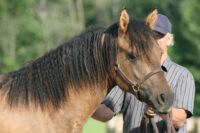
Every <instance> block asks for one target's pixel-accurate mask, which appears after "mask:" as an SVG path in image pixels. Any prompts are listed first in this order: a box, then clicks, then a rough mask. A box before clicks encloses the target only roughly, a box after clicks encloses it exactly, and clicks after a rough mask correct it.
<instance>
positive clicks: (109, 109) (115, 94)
mask: <svg viewBox="0 0 200 133" xmlns="http://www.w3.org/2000/svg"><path fill="white" fill-rule="evenodd" d="M124 95H125V93H124V92H123V91H122V90H121V89H120V88H119V87H118V86H116V87H114V88H113V89H112V90H111V92H110V93H109V94H108V95H107V96H106V98H105V99H104V100H103V102H102V104H100V105H99V106H98V108H97V109H96V111H95V112H94V114H93V115H92V118H94V119H96V120H99V121H102V122H107V121H109V120H110V119H111V118H112V117H113V116H115V114H116V113H119V112H120V111H121V109H122V106H123V101H124Z"/></svg>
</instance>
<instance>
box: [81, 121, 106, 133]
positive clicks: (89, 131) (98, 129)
mask: <svg viewBox="0 0 200 133" xmlns="http://www.w3.org/2000/svg"><path fill="white" fill-rule="evenodd" d="M83 133H106V124H105V123H103V122H99V121H96V120H94V119H92V118H90V119H89V120H88V122H87V123H86V125H85V126H84V128H83Z"/></svg>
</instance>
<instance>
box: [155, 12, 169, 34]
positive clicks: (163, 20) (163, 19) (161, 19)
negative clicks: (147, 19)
mask: <svg viewBox="0 0 200 133" xmlns="http://www.w3.org/2000/svg"><path fill="white" fill-rule="evenodd" d="M154 31H157V32H159V33H162V34H167V33H171V32H172V25H171V22H170V21H169V19H168V17H167V16H165V15H162V14H158V19H157V21H156V24H155V26H154Z"/></svg>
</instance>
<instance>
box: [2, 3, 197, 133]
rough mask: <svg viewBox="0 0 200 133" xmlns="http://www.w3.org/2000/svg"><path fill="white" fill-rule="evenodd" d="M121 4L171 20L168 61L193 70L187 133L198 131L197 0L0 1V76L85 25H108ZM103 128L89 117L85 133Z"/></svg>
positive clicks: (102, 132)
mask: <svg viewBox="0 0 200 133" xmlns="http://www.w3.org/2000/svg"><path fill="white" fill-rule="evenodd" d="M124 6H126V8H127V9H128V12H129V14H131V15H132V16H134V17H136V18H140V19H144V18H145V17H146V15H147V14H148V13H149V12H150V11H152V10H153V9H155V8H157V9H158V12H159V13H163V14H165V15H167V16H168V17H169V19H170V20H171V22H172V24H173V33H174V36H175V45H174V46H173V48H171V49H170V57H171V58H172V60H174V61H175V62H177V63H179V64H181V65H182V66H185V67H186V68H188V69H189V70H190V71H191V72H192V74H193V76H194V78H195V84H196V97H195V106H194V107H195V108H194V117H193V119H194V120H193V119H190V121H191V122H190V123H191V124H189V125H190V126H191V127H190V128H189V129H190V131H188V132H194V133H198V132H200V130H199V131H197V130H198V129H197V128H199V127H198V126H197V125H198V123H197V119H198V117H199V116H200V15H199V14H200V6H199V0H163V1H162V2H161V1H159V0H126V1H125V0H9V1H8V0H0V73H6V72H9V71H11V70H14V69H18V68H19V67H21V66H22V65H23V64H25V63H26V62H28V61H30V60H34V59H36V58H37V57H39V56H41V55H43V54H44V53H45V52H47V51H49V50H50V49H53V48H55V47H57V46H58V45H59V44H61V43H62V42H64V41H67V40H68V39H69V38H71V37H73V36H74V35H76V34H78V33H80V32H81V31H83V30H84V29H85V28H87V27H89V26H92V25H93V26H94V25H99V26H108V25H109V24H111V23H113V22H114V21H116V20H117V19H118V14H119V12H120V10H121V9H122V8H123V7H124ZM119 119H120V118H119ZM117 121H120V120H117ZM115 122H116V121H115ZM110 123H111V124H110V125H111V127H112V128H113V127H115V125H116V124H115V123H114V124H112V122H110ZM199 124H200V123H199ZM113 125H114V126H113ZM119 125H122V124H119ZM107 127H108V125H107V124H104V123H101V122H97V121H95V120H93V119H90V120H89V121H88V123H87V124H86V126H85V127H84V133H106V132H108V130H107ZM110 132H111V131H110Z"/></svg>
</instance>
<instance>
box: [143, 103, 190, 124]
mask: <svg viewBox="0 0 200 133" xmlns="http://www.w3.org/2000/svg"><path fill="white" fill-rule="evenodd" d="M146 114H147V115H148V116H150V117H154V116H155V115H156V114H155V113H154V111H153V109H152V107H150V106H146ZM158 115H159V116H160V117H161V118H162V119H163V118H164V115H162V114H158ZM186 119H187V114H186V112H185V110H184V109H178V108H172V123H173V125H174V127H175V128H181V127H182V126H183V125H184V122H185V121H186Z"/></svg>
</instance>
